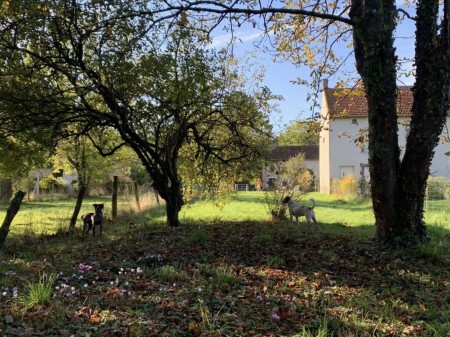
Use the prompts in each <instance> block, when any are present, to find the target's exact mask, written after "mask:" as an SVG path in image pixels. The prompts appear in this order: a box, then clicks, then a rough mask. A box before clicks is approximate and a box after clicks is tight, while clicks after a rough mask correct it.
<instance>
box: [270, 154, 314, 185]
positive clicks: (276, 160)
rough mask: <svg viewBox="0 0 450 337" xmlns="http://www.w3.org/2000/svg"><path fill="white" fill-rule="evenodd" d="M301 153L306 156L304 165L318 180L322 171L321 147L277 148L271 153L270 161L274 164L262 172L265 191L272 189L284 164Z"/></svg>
mask: <svg viewBox="0 0 450 337" xmlns="http://www.w3.org/2000/svg"><path fill="white" fill-rule="evenodd" d="M300 153H302V154H303V155H304V161H303V165H304V166H305V167H306V168H307V169H308V170H310V171H311V172H312V173H313V174H314V176H315V177H316V179H317V178H318V177H319V170H320V165H319V145H301V146H276V147H274V148H273V149H272V150H271V151H270V153H269V159H270V161H271V162H272V164H270V165H267V166H265V167H264V168H263V170H262V183H263V185H262V187H263V189H270V188H272V184H273V181H274V180H276V179H278V173H279V171H281V169H282V167H283V165H284V163H285V162H286V161H288V160H289V159H290V158H292V157H295V156H297V155H298V154H300Z"/></svg>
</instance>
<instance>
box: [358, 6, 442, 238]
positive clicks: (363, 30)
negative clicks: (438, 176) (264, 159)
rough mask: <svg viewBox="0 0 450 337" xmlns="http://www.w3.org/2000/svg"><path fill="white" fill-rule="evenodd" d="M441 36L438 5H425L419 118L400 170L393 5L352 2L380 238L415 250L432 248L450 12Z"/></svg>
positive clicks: (420, 13)
mask: <svg viewBox="0 0 450 337" xmlns="http://www.w3.org/2000/svg"><path fill="white" fill-rule="evenodd" d="M448 2H449V0H446V1H445V6H444V7H445V9H444V12H445V15H444V20H443V23H442V27H443V28H442V30H441V34H440V35H438V28H437V23H436V20H437V17H438V3H437V2H436V1H419V5H418V9H417V27H416V68H417V75H416V84H415V86H414V92H413V96H414V104H413V111H412V113H413V116H412V120H411V127H410V133H409V135H408V139H407V145H406V150H405V154H404V157H403V159H402V161H401V163H400V159H399V154H400V150H399V146H398V135H397V131H398V127H397V114H396V71H395V66H396V57H395V49H394V48H393V29H394V28H395V21H394V20H395V16H396V14H395V3H394V1H392V0H390V1H381V0H378V1H370V2H366V1H363V0H353V1H352V10H351V13H350V15H351V18H352V20H353V23H354V45H355V58H356V64H357V69H358V72H359V74H360V75H361V78H362V79H363V83H364V87H365V90H366V93H367V101H368V107H369V169H370V177H371V184H372V201H373V209H374V214H375V223H376V236H377V238H378V239H379V240H381V241H383V242H388V243H395V244H400V245H411V244H417V243H421V242H424V241H426V240H427V236H426V228H425V225H424V222H423V211H424V201H425V189H426V183H427V179H428V177H429V169H430V165H431V161H432V158H433V153H434V147H435V146H436V145H437V142H438V140H439V135H440V134H441V132H442V128H443V125H444V123H445V119H446V116H447V100H448V86H449V76H448V74H449V47H448V45H449V44H448V10H449V8H448V7H449V5H448Z"/></svg>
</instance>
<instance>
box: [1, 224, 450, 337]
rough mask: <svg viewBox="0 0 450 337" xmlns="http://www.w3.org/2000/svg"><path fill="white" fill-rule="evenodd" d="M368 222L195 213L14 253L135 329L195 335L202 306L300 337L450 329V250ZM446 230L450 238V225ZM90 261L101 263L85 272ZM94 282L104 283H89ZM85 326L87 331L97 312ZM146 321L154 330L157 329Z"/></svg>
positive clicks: (238, 323) (219, 320) (224, 323)
mask: <svg viewBox="0 0 450 337" xmlns="http://www.w3.org/2000/svg"><path fill="white" fill-rule="evenodd" d="M363 230H366V235H363V232H361V231H360V230H358V229H355V228H353V227H349V226H345V225H343V224H329V225H325V224H322V230H321V231H320V232H317V231H315V230H314V229H313V228H312V227H309V226H308V225H306V224H304V223H302V225H301V226H291V225H280V224H271V223H268V222H248V221H247V222H223V221H214V222H191V223H188V224H185V225H184V226H182V227H180V228H178V229H176V230H174V229H167V228H165V227H164V226H163V225H162V224H158V225H145V224H134V225H133V226H131V225H130V224H128V223H126V224H124V223H118V224H116V225H114V226H111V227H109V228H108V227H106V228H105V231H104V233H105V236H104V237H103V238H92V237H89V238H87V239H86V240H84V241H82V240H80V239H78V238H73V237H72V238H58V239H55V240H47V241H35V242H30V243H29V244H28V245H27V250H28V251H27V252H24V251H21V250H20V247H15V249H16V250H15V251H13V250H12V249H9V250H8V251H6V252H4V253H3V254H5V255H4V256H5V257H6V258H12V257H15V258H16V259H19V260H21V261H22V262H21V263H20V264H18V265H20V268H17V272H18V273H19V274H21V276H23V275H33V274H32V273H33V272H35V271H36V270H37V269H39V270H42V271H47V272H63V275H66V276H64V277H61V278H60V279H59V280H58V282H62V281H64V282H65V283H66V284H69V285H70V286H73V287H74V288H76V291H79V294H80V295H79V297H77V296H74V297H70V298H67V299H66V298H59V299H58V300H59V301H61V303H62V305H66V306H67V307H68V308H72V309H73V310H74V311H76V310H77V309H76V308H79V307H88V308H89V307H90V305H94V306H95V308H97V309H96V310H100V311H101V310H105V311H107V310H108V311H111V310H114V313H115V317H116V320H115V323H114V326H115V327H123V328H124V329H126V326H127V324H129V322H130V321H133V320H134V319H136V320H141V321H142V320H145V319H150V318H151V320H152V321H153V322H154V323H153V324H154V325H153V326H152V329H154V330H155V331H158V333H164V331H167V329H168V328H169V327H170V326H173V327H175V326H177V327H178V329H180V330H181V331H184V333H185V334H187V335H189V333H190V334H191V335H195V334H196V333H195V332H194V331H192V330H189V329H194V328H196V327H198V328H199V329H201V328H205V326H204V325H202V324H203V323H204V320H202V319H201V318H200V317H199V316H198V315H199V310H200V309H199V308H203V311H202V312H203V314H205V315H206V314H207V312H209V313H210V314H211V316H210V318H211V320H210V321H209V323H212V322H214V323H215V324H216V326H215V327H216V328H217V329H219V328H223V329H226V328H227V327H232V330H231V331H234V334H235V335H259V336H268V335H274V334H275V335H277V336H294V335H295V334H296V333H300V332H302V331H303V330H304V329H305V328H306V329H307V330H308V331H311V332H314V333H315V334H318V332H319V331H320V329H327V331H328V334H327V335H329V336H340V335H344V333H347V335H353V336H359V335H360V336H363V335H364V334H367V333H370V335H375V336H376V335H379V336H382V335H384V336H386V335H388V336H397V335H398V336H400V335H402V334H404V331H409V330H408V329H412V330H411V331H413V332H414V333H415V335H416V336H427V335H429V332H430V330H427V329H429V326H430V325H431V326H433V327H436V329H437V326H438V323H439V324H440V326H443V327H444V328H445V327H446V324H447V325H448V322H449V316H448V313H445V310H446V303H448V300H449V296H450V294H449V291H448V277H449V276H450V275H449V256H448V254H447V255H445V254H444V253H443V252H439V251H433V249H431V248H430V249H429V250H427V249H422V248H421V249H419V250H416V251H392V250H388V249H385V248H384V247H382V246H379V245H377V244H376V243H375V242H374V241H373V240H372V236H371V235H370V234H368V232H367V231H368V230H369V226H368V228H363ZM200 234H201V235H200ZM441 234H443V235H444V238H443V240H444V239H445V236H447V239H445V240H446V241H445V243H443V244H446V245H447V248H448V243H449V242H448V241H449V239H448V238H449V237H450V236H449V232H448V231H444V232H443V233H440V235H441ZM430 247H431V246H430ZM434 247H437V246H436V245H435V246H434ZM10 248H12V247H10ZM81 264H82V265H83V266H86V265H87V266H90V267H91V268H92V269H91V270H90V271H89V272H87V271H86V272H84V273H80V271H79V268H80V265H81ZM138 268H142V270H143V272H142V273H137V272H136V270H138ZM0 270H1V269H0ZM70 275H74V276H73V277H72V276H70ZM80 277H82V278H80ZM92 281H95V284H96V285H95V287H89V288H87V289H86V288H83V287H84V284H90V283H91V282H92ZM125 282H126V283H125ZM78 287H80V288H81V290H78ZM124 291H127V292H131V293H132V294H133V295H127V297H124V296H123V295H120V294H121V292H124ZM115 294H117V295H115ZM155 296H156V297H155ZM91 302H92V303H91ZM199 303H202V304H201V305H200V304H199ZM150 304H151V305H154V307H155V310H150V311H151V312H150V311H148V308H149V305H150ZM202 306H203V307H202ZM146 310H147V311H146ZM122 312H126V315H121V313H122ZM157 312H161V315H158V314H157ZM72 314H73V312H72ZM122 316H123V319H122ZM202 317H203V316H202ZM213 318H214V321H213ZM24 319H25V320H26V319H27V317H26V316H25V318H24ZM33 319H35V318H33ZM171 320H172V321H171ZM439 320H440V321H439ZM245 322H251V324H250V323H245ZM172 323H173V325H171V324H172ZM194 323H195V324H194ZM78 324H79V325H80V329H81V328H83V329H85V328H86V327H88V326H89V324H90V323H89V319H86V320H85V321H79V323H78ZM212 327H213V325H209V328H212ZM102 329H107V326H102ZM142 329H143V330H142V334H143V335H145V333H147V332H148V331H150V330H151V329H150V328H149V330H148V331H147V330H145V329H144V328H142ZM405 329H406V330H405ZM124 331H126V330H124ZM189 331H190V332H189ZM227 331H228V330H227ZM203 332H204V333H206V331H203ZM180 333H181V332H180ZM180 333H179V334H180ZM228 334H230V333H228ZM232 334H233V333H232Z"/></svg>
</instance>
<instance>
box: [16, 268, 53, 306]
mask: <svg viewBox="0 0 450 337" xmlns="http://www.w3.org/2000/svg"><path fill="white" fill-rule="evenodd" d="M55 279H56V275H55V274H46V273H43V274H40V275H39V280H38V281H36V282H33V281H27V282H26V287H25V293H24V294H22V295H20V296H19V298H18V303H19V304H20V305H21V306H22V307H23V308H24V309H25V310H29V309H32V308H34V307H36V306H38V305H47V304H49V303H50V301H51V299H52V292H53V284H54V282H55Z"/></svg>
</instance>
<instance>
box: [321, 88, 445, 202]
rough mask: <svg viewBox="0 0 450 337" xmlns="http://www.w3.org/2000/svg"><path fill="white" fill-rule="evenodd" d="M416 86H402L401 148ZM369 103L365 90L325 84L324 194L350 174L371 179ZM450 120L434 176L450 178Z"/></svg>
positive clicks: (399, 109) (399, 110) (438, 150)
mask: <svg viewBox="0 0 450 337" xmlns="http://www.w3.org/2000/svg"><path fill="white" fill-rule="evenodd" d="M411 88H412V87H408V86H400V87H398V95H397V113H398V139H399V145H400V149H403V148H404V146H405V144H406V137H407V135H408V131H409V122H410V119H411V108H412V104H413V94H412V91H411ZM367 112H368V106H367V100H366V97H365V93H364V90H363V89H359V88H358V89H348V88H329V87H328V83H327V81H324V85H323V89H322V106H321V120H322V128H321V131H320V138H319V158H320V170H319V171H320V179H319V184H320V187H319V189H320V192H322V193H328V194H329V193H330V192H331V181H332V180H334V179H340V178H343V177H345V176H347V175H353V176H354V177H355V178H356V179H361V178H365V179H366V180H369V169H368V148H367V145H368V137H367V132H368V120H367ZM448 130H450V118H449V117H447V127H446V128H444V133H443V134H442V136H441V139H440V141H439V145H438V146H437V147H436V149H435V155H434V159H433V162H432V165H431V168H430V173H431V175H433V176H444V177H447V178H449V177H450V157H449V156H448V155H446V153H448V152H449V151H450V143H449V142H448V137H449V135H448Z"/></svg>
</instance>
